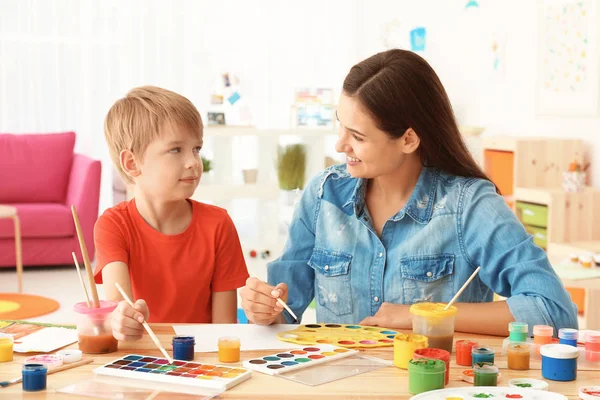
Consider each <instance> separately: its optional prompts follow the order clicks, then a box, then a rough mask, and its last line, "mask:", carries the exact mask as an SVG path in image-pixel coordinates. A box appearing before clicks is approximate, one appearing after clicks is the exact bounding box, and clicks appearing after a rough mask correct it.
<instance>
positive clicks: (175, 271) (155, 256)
mask: <svg viewBox="0 0 600 400" xmlns="http://www.w3.org/2000/svg"><path fill="white" fill-rule="evenodd" d="M189 201H190V202H191V204H192V220H191V222H190V224H189V225H188V227H187V228H186V230H185V231H184V232H182V233H180V234H177V235H165V234H163V233H160V232H158V231H156V230H155V229H154V228H152V227H151V226H150V225H148V223H146V221H145V220H144V219H143V218H142V216H141V215H140V213H139V212H138V210H137V208H136V205H135V199H132V200H130V201H128V202H123V203H120V204H118V205H116V206H115V207H112V208H110V209H108V210H106V211H105V212H104V213H103V214H102V215H101V216H100V218H98V221H97V222H96V226H95V227H94V241H95V244H96V270H95V272H94V274H95V279H96V283H102V268H104V266H105V265H107V264H109V263H111V262H114V261H122V262H124V263H125V264H127V266H128V267H129V277H130V278H131V285H132V289H133V296H134V298H135V299H144V300H145V301H146V303H147V304H148V308H149V309H150V318H149V322H195V323H201V322H204V323H210V322H212V302H211V299H212V296H211V295H212V293H213V292H225V291H228V290H234V289H237V288H239V287H241V286H244V285H245V283H246V279H247V278H248V270H247V268H246V263H245V261H244V255H243V253H242V248H241V246H240V241H239V237H238V234H237V231H236V229H235V226H234V225H233V221H232V220H231V218H230V217H229V215H228V214H227V211H225V210H224V209H222V208H219V207H216V206H212V205H208V204H204V203H199V202H197V201H194V200H189Z"/></svg>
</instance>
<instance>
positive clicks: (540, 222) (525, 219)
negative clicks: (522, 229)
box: [517, 201, 548, 228]
mask: <svg viewBox="0 0 600 400" xmlns="http://www.w3.org/2000/svg"><path fill="white" fill-rule="evenodd" d="M517 210H518V215H519V217H520V218H521V222H522V223H523V225H533V226H538V227H540V228H546V227H547V226H548V207H546V206H541V205H539V204H531V203H523V202H521V201H517Z"/></svg>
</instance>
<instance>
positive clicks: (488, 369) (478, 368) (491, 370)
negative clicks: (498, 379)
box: [473, 362, 498, 374]
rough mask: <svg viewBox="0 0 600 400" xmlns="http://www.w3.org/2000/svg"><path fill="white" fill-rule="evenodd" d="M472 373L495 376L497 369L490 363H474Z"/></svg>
mask: <svg viewBox="0 0 600 400" xmlns="http://www.w3.org/2000/svg"><path fill="white" fill-rule="evenodd" d="M473 373H475V374H497V373H498V367H496V366H495V365H494V364H492V363H486V362H481V363H475V364H474V365H473Z"/></svg>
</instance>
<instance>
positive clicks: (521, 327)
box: [508, 322, 529, 333]
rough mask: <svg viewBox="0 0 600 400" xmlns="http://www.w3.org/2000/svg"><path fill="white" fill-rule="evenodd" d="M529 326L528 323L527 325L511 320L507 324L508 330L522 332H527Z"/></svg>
mask: <svg viewBox="0 0 600 400" xmlns="http://www.w3.org/2000/svg"><path fill="white" fill-rule="evenodd" d="M528 328H529V325H527V324H526V323H524V322H511V323H509V324H508V331H509V332H524V333H527V329H528Z"/></svg>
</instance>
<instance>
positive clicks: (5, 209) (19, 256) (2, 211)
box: [0, 204, 23, 293]
mask: <svg viewBox="0 0 600 400" xmlns="http://www.w3.org/2000/svg"><path fill="white" fill-rule="evenodd" d="M0 218H10V219H12V220H13V225H14V228H15V262H16V265H17V287H18V289H19V293H21V292H22V291H23V253H22V252H21V222H20V221H19V215H18V212H17V207H13V206H5V205H1V204H0Z"/></svg>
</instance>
